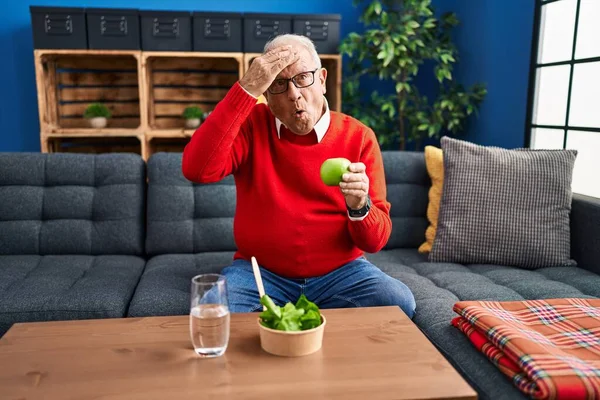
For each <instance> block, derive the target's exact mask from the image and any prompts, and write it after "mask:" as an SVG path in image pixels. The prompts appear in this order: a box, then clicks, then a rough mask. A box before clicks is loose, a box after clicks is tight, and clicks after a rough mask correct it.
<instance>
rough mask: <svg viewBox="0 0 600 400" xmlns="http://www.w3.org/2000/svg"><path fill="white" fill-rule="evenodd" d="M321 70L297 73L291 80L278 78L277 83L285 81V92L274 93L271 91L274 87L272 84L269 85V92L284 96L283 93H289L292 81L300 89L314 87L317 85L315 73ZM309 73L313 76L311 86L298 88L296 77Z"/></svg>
mask: <svg viewBox="0 0 600 400" xmlns="http://www.w3.org/2000/svg"><path fill="white" fill-rule="evenodd" d="M320 69H321V68H317V69H315V70H314V71H304V72H299V73H297V74H296V75H294V76H292V77H291V78H277V79H275V80H277V81H280V80H284V81H285V90H283V91H281V92H273V91H272V90H271V85H272V84H271V85H269V87H268V88H267V91H268V92H269V93H271V94H282V93H285V92H287V90H288V88H289V87H290V83H289V82H290V81H291V82H292V83H293V84H294V86H296V87H297V88H298V89H304V88H307V87H309V86H312V85H314V84H315V73H316V72H317V71H318V70H320ZM309 72H310V73H311V74H312V82H311V83H310V84H308V85H305V86H298V84H297V83H296V81H295V79H296V77H298V76H300V75H302V74H308V73H309Z"/></svg>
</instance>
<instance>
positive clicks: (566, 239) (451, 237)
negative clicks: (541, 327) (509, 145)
mask: <svg viewBox="0 0 600 400" xmlns="http://www.w3.org/2000/svg"><path fill="white" fill-rule="evenodd" d="M441 144H442V149H443V154H444V183H443V194H442V199H441V203H440V212H439V217H438V227H437V231H436V235H435V241H434V242H433V247H432V249H431V253H430V257H429V260H430V261H437V262H460V263H468V264H473V263H482V264H504V265H511V266H518V267H522V268H530V269H534V268H540V267H542V268H543V267H549V266H573V265H576V263H575V262H574V261H573V260H572V259H571V255H570V239H571V238H570V229H569V215H570V211H571V201H572V200H571V199H572V191H571V181H572V175H573V167H574V165H575V159H576V156H577V151H576V150H537V149H534V150H529V149H516V150H508V149H502V148H497V147H486V146H480V145H477V144H474V143H469V142H464V141H461V140H456V139H451V138H448V137H443V138H442V140H441Z"/></svg>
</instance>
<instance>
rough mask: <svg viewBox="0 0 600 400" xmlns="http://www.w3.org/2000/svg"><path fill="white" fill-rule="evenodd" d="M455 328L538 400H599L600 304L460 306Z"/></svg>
mask: <svg viewBox="0 0 600 400" xmlns="http://www.w3.org/2000/svg"><path fill="white" fill-rule="evenodd" d="M454 311H455V312H456V313H457V314H459V315H460V316H459V317H456V318H454V319H453V320H452V325H453V326H455V327H457V328H458V329H460V330H461V331H462V332H463V333H464V334H465V335H466V336H467V337H468V338H469V340H470V341H471V343H472V344H473V345H474V346H475V347H476V348H477V349H478V350H479V351H481V352H482V353H484V354H485V355H486V356H487V357H488V359H489V360H490V361H492V362H493V363H494V365H496V366H497V367H498V368H499V369H500V370H501V371H502V372H503V373H504V374H505V375H507V376H508V377H509V378H510V379H511V380H512V382H513V383H514V384H515V385H516V386H517V387H518V388H519V389H520V390H521V391H522V392H523V393H525V394H527V395H529V396H530V397H532V398H535V399H600V299H547V300H527V301H508V302H494V301H461V302H458V303H456V304H455V305H454Z"/></svg>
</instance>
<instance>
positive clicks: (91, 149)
mask: <svg viewBox="0 0 600 400" xmlns="http://www.w3.org/2000/svg"><path fill="white" fill-rule="evenodd" d="M42 141H43V143H42V149H44V148H45V151H44V152H46V153H59V152H60V153H94V154H101V153H135V154H139V155H140V156H143V154H144V147H145V143H144V141H143V137H135V136H133V137H131V136H130V137H126V136H111V137H97V136H77V137H73V136H64V135H54V136H47V137H44V138H42ZM44 142H45V143H44Z"/></svg>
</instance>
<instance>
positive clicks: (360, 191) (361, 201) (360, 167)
mask: <svg viewBox="0 0 600 400" xmlns="http://www.w3.org/2000/svg"><path fill="white" fill-rule="evenodd" d="M340 190H341V191H342V194H343V195H344V198H345V199H346V204H347V205H348V207H350V208H352V209H354V210H358V209H360V208H363V207H364V206H365V205H366V204H367V196H368V195H369V177H368V176H367V173H366V166H365V164H363V163H361V162H358V163H352V164H350V165H349V166H348V172H345V173H344V174H343V175H342V181H341V182H340Z"/></svg>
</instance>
